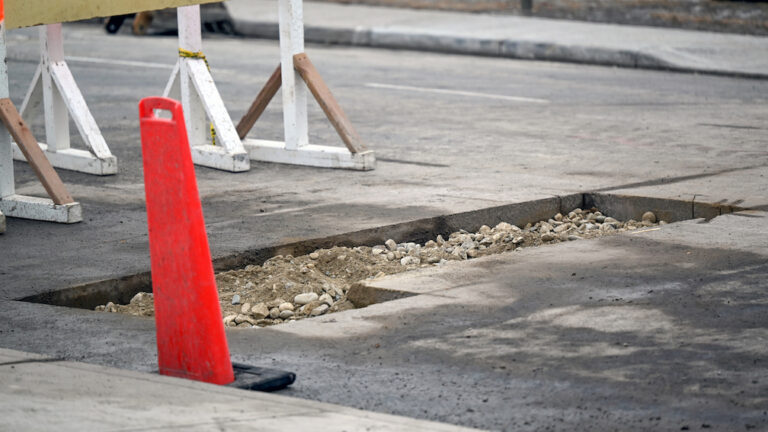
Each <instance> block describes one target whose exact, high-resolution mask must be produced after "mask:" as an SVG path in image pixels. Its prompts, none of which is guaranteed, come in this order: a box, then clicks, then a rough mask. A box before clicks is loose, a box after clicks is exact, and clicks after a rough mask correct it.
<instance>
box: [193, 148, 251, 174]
mask: <svg viewBox="0 0 768 432" xmlns="http://www.w3.org/2000/svg"><path fill="white" fill-rule="evenodd" d="M192 162H194V163H195V165H201V166H207V167H211V168H216V169H220V170H224V171H230V172H243V171H248V170H249V169H250V168H251V161H250V160H249V159H248V153H247V152H245V151H244V152H242V153H236V154H232V153H228V152H227V151H226V149H225V148H224V147H222V146H212V145H200V146H192Z"/></svg>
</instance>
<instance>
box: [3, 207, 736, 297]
mask: <svg viewBox="0 0 768 432" xmlns="http://www.w3.org/2000/svg"><path fill="white" fill-rule="evenodd" d="M591 207H597V208H599V209H601V210H603V211H605V212H606V213H607V214H610V215H611V216H613V217H616V218H617V219H621V220H630V219H634V220H641V219H642V214H643V213H644V212H645V211H652V212H654V213H655V214H656V215H657V217H658V218H659V220H664V221H666V222H677V221H681V220H688V219H698V218H704V219H711V218H713V217H716V216H719V215H721V214H726V213H732V212H735V211H740V210H746V209H743V208H740V207H735V206H732V205H727V204H722V203H706V202H703V201H696V197H695V196H693V197H692V198H691V199H671V198H653V197H644V196H636V195H625V194H618V195H615V194H606V193H593V192H585V193H574V194H568V195H561V196H552V197H548V198H541V199H538V200H533V201H524V202H518V203H512V204H505V205H501V206H496V207H488V208H484V209H479V210H472V211H467V212H461V213H454V214H448V215H440V216H435V217H430V218H424V219H417V220H411V221H403V222H400V223H396V224H391V225H385V226H380V227H373V228H368V229H364V230H359V231H354V232H348V233H339V234H335V235H331V236H327V237H321V238H314V239H306V240H299V241H295V242H291V243H286V244H281V245H273V246H267V247H262V248H257V249H251V250H246V251H243V252H239V253H236V254H231V255H227V256H223V257H217V258H214V259H213V265H214V269H215V270H216V271H217V272H221V271H228V270H233V269H238V268H244V267H245V266H247V265H260V264H262V263H264V262H265V261H266V260H268V259H269V258H272V257H273V256H277V255H293V256H300V255H306V254H308V253H310V252H313V251H315V250H317V249H329V248H332V247H334V246H346V247H355V246H361V245H367V246H374V245H380V244H384V242H385V241H387V240H388V239H393V240H395V241H396V242H398V243H402V242H408V241H413V242H418V243H425V242H427V241H428V240H433V239H435V238H436V237H437V236H438V235H449V234H450V233H452V232H456V231H459V230H462V229H463V230H466V231H472V232H474V231H477V230H478V229H480V227H481V226H482V225H488V226H494V225H496V224H498V223H499V222H508V223H511V224H513V225H518V226H525V224H527V223H536V222H538V221H540V220H546V219H549V218H551V217H552V216H553V215H555V214H556V213H567V212H569V211H571V210H573V209H575V208H583V209H588V208H591ZM363 285H365V284H363ZM142 291H143V292H151V291H152V277H151V274H150V272H149V271H144V272H139V273H134V274H129V275H122V276H116V277H115V278H112V279H105V280H99V281H90V282H86V283H82V284H77V285H73V286H70V287H66V288H63V289H59V290H52V291H45V292H41V293H39V294H35V295H31V296H27V297H24V298H20V299H17V300H18V301H24V302H31V303H43V304H48V305H54V306H65V307H75V308H81V309H93V308H95V307H96V306H98V305H103V304H106V303H107V302H110V301H111V302H115V303H120V304H127V303H128V302H130V299H131V298H132V297H133V296H134V295H136V293H138V292H142ZM374 291H375V292H374ZM352 296H353V298H354V299H355V300H352V302H353V303H354V304H355V305H356V306H357V307H363V306H360V305H367V304H373V303H380V302H381V301H388V300H394V299H396V298H400V297H402V296H403V294H401V293H399V292H398V293H394V294H393V293H387V292H380V291H377V290H373V291H372V290H370V289H368V288H367V287H365V286H360V287H358V288H356V289H355V290H353V294H352ZM398 296H399V297H398ZM377 299H378V300H377ZM368 302H373V303H368Z"/></svg>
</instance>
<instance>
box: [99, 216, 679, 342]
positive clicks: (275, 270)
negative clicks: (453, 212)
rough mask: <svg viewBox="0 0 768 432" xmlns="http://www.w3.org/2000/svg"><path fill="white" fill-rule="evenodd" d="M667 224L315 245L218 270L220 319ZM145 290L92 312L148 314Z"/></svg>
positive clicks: (285, 316) (263, 322)
mask: <svg viewBox="0 0 768 432" xmlns="http://www.w3.org/2000/svg"><path fill="white" fill-rule="evenodd" d="M664 223H665V222H663V221H661V222H658V223H657V221H656V216H655V215H653V213H650V212H647V213H646V214H645V215H644V217H643V220H642V221H634V220H630V221H627V222H620V221H618V220H616V219H613V218H611V217H609V216H606V215H603V214H602V213H600V212H599V211H598V210H597V209H589V210H581V209H574V210H573V211H572V212H569V213H568V214H566V215H563V214H560V213H558V214H557V215H554V216H553V217H552V218H551V219H549V220H546V221H540V222H537V223H536V224H528V225H526V226H525V227H522V228H521V227H517V226H514V225H511V224H509V223H506V222H501V223H499V224H498V225H496V226H495V227H494V228H491V227H488V226H483V227H481V228H480V229H479V230H478V231H477V232H475V233H470V232H467V231H463V230H462V231H457V232H454V233H451V234H450V235H449V236H448V238H443V237H442V236H438V237H437V238H436V239H435V240H430V241H428V242H427V243H425V244H423V245H421V244H416V243H413V242H411V243H400V244H397V243H396V242H395V241H393V240H387V242H386V244H384V245H377V246H373V247H368V246H359V247H354V248H348V247H334V248H331V249H319V250H317V251H315V252H312V253H310V254H308V255H302V256H299V257H293V256H290V255H286V256H282V255H278V256H275V257H272V258H270V259H269V260H267V261H266V262H265V263H264V264H263V265H249V266H247V267H245V268H244V269H237V270H230V271H226V272H222V273H219V274H217V275H216V284H217V287H218V291H219V300H220V304H221V311H222V316H223V317H224V318H223V319H224V323H225V325H227V326H229V327H254V326H259V327H262V326H268V325H274V324H280V323H283V322H286V321H294V320H297V319H302V318H308V317H312V316H318V315H324V314H327V313H332V312H337V311H343V310H347V309H353V308H354V307H355V306H354V305H353V304H352V303H351V302H350V301H349V300H347V291H348V290H349V288H350V286H351V285H352V284H354V283H355V282H357V281H360V280H364V279H372V278H377V277H381V276H384V275H388V274H395V273H400V272H404V271H408V270H413V269H417V268H420V267H429V266H441V265H449V262H450V261H460V260H466V259H473V258H478V257H481V256H485V255H493V254H498V253H504V252H507V251H513V250H517V249H520V248H524V247H533V246H540V245H543V244H548V243H557V242H562V241H574V240H580V239H583V238H594V237H600V236H605V235H610V234H615V233H620V232H624V231H628V230H636V229H644V228H646V229H647V228H648V227H652V226H654V225H658V224H664ZM153 301H154V300H153V296H152V294H151V293H138V294H137V295H136V296H135V297H134V298H133V299H132V300H131V302H130V303H129V304H127V305H116V304H113V303H111V302H110V303H108V304H106V305H103V306H98V307H96V310H97V311H106V312H117V313H125V314H130V315H137V316H147V317H150V316H153V315H154V305H153Z"/></svg>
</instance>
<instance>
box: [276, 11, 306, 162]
mask: <svg viewBox="0 0 768 432" xmlns="http://www.w3.org/2000/svg"><path fill="white" fill-rule="evenodd" d="M278 8H279V11H278V16H279V27H280V64H281V65H282V72H281V73H282V81H283V83H282V87H281V89H280V92H281V96H282V98H283V129H284V131H285V137H284V139H285V146H286V148H288V149H291V150H295V149H297V148H300V147H302V146H305V145H307V144H309V132H308V130H309V129H308V125H307V88H306V87H305V86H304V83H303V82H302V81H301V77H300V76H299V73H298V72H296V70H295V69H294V68H293V56H294V54H299V53H302V52H304V13H303V7H302V0H278Z"/></svg>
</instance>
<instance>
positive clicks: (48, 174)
mask: <svg viewBox="0 0 768 432" xmlns="http://www.w3.org/2000/svg"><path fill="white" fill-rule="evenodd" d="M0 120H2V122H1V123H0V212H2V213H3V214H4V215H5V216H8V217H19V218H25V219H37V220H44V221H51V222H61V223H74V222H80V221H81V220H82V210H81V207H80V204H79V203H77V202H75V201H74V200H72V197H71V196H69V193H68V192H67V190H66V188H65V187H64V185H63V184H62V183H61V180H60V179H59V176H58V175H57V174H56V171H55V170H54V169H53V167H52V166H51V165H50V163H49V162H48V160H47V159H46V157H45V154H43V152H42V151H41V149H40V148H39V147H38V146H37V140H35V139H34V137H32V134H31V132H30V131H29V128H27V126H26V124H24V121H23V120H22V119H21V116H20V115H19V113H18V112H17V111H16V108H15V107H14V106H13V103H11V100H10V98H9V88H8V68H7V66H6V45H5V24H4V23H2V22H0ZM9 134H11V135H13V137H14V139H16V140H18V141H20V144H21V147H22V150H24V153H25V156H26V159H27V160H28V161H29V163H30V165H31V166H32V168H33V169H34V170H35V174H37V176H38V178H39V179H40V181H41V183H42V184H43V186H44V187H45V190H46V192H48V195H50V196H51V198H52V199H47V198H38V197H30V196H24V195H18V194H17V193H16V189H15V180H14V176H13V147H12V145H11V139H10V136H9Z"/></svg>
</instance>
